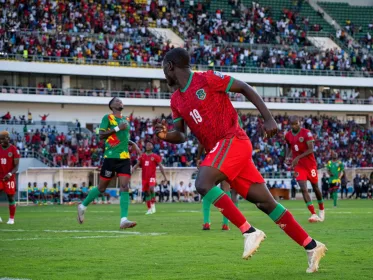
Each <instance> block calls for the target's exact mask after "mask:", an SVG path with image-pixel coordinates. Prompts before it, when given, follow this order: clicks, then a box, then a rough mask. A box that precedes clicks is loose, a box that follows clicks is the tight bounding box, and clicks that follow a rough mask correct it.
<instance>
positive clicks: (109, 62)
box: [0, 52, 373, 78]
mask: <svg viewBox="0 0 373 280" xmlns="http://www.w3.org/2000/svg"><path fill="white" fill-rule="evenodd" d="M0 60H16V61H26V62H44V63H68V64H78V65H92V66H95V65H98V66H113V67H139V68H157V69H160V68H162V64H161V63H159V62H155V61H150V62H137V61H125V60H114V59H93V58H87V57H82V58H78V57H57V56H37V55H27V57H24V56H23V55H22V54H8V53H4V52H0ZM192 68H193V70H195V71H207V70H214V71H220V72H228V73H229V72H231V73H247V74H266V75H293V76H294V75H296V76H331V77H355V78H356V77H360V78H372V77H373V71H370V72H369V71H358V70H351V71H338V70H301V69H292V68H259V67H242V66H237V65H232V66H209V65H192Z"/></svg>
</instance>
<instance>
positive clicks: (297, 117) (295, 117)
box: [289, 115, 300, 123]
mask: <svg viewBox="0 0 373 280" xmlns="http://www.w3.org/2000/svg"><path fill="white" fill-rule="evenodd" d="M289 121H290V123H292V122H299V121H300V117H299V116H296V115H294V116H291V117H290V118H289Z"/></svg>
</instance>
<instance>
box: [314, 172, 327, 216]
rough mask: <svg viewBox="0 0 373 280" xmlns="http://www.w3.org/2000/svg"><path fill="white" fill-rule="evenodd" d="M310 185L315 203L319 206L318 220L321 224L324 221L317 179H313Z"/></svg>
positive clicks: (321, 198) (322, 201) (322, 203)
mask: <svg viewBox="0 0 373 280" xmlns="http://www.w3.org/2000/svg"><path fill="white" fill-rule="evenodd" d="M311 185H312V189H313V191H314V192H315V195H316V198H317V203H318V204H319V218H320V222H323V221H324V220H325V209H324V200H323V197H322V193H321V191H320V188H319V184H318V179H317V178H316V179H314V180H313V181H312V182H311Z"/></svg>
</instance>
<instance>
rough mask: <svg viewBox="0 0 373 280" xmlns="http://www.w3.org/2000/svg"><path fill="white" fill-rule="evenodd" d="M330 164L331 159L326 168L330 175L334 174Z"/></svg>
mask: <svg viewBox="0 0 373 280" xmlns="http://www.w3.org/2000/svg"><path fill="white" fill-rule="evenodd" d="M330 166H331V163H330V161H329V162H328V164H327V165H326V170H327V172H328V174H329V176H333V173H332V171H331V169H330Z"/></svg>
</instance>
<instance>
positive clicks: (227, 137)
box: [155, 48, 326, 273]
mask: <svg viewBox="0 0 373 280" xmlns="http://www.w3.org/2000/svg"><path fill="white" fill-rule="evenodd" d="M163 71H164V74H165V76H166V80H167V83H168V85H169V86H170V87H171V88H172V87H175V88H177V90H176V91H175V92H174V93H173V95H172V97H171V109H172V114H173V119H174V129H173V130H170V131H168V128H167V124H166V121H165V120H162V122H161V123H158V124H157V125H156V131H155V132H156V135H157V136H158V137H159V138H160V139H162V140H164V141H167V142H170V143H174V144H180V143H183V142H185V141H186V138H187V137H186V136H187V130H186V128H187V126H189V128H190V130H191V132H192V133H193V134H194V135H195V136H196V137H197V139H198V140H199V142H200V143H201V144H202V145H203V146H204V147H205V149H206V152H207V156H206V158H205V159H204V161H203V162H202V164H201V166H200V168H199V170H198V175H197V179H196V183H195V186H196V190H197V191H198V192H199V193H200V194H201V195H203V199H206V200H208V201H210V203H212V204H214V206H215V207H217V208H219V210H220V211H221V213H222V214H223V215H224V216H226V217H227V218H228V219H229V220H230V221H231V223H232V224H234V225H235V226H236V227H237V228H239V229H240V231H241V232H242V234H243V236H244V252H243V256H242V257H243V258H244V259H248V258H249V257H251V256H252V255H253V254H254V253H255V252H256V251H257V249H258V247H259V246H260V243H261V242H262V241H263V240H264V238H265V237H266V236H265V234H264V232H263V231H261V230H259V229H256V228H254V227H253V226H252V225H250V224H249V223H248V222H247V220H246V218H245V217H244V216H243V214H242V213H241V212H240V211H239V210H238V208H237V207H236V206H235V205H234V203H233V202H232V200H231V199H230V198H229V197H228V195H226V194H225V193H224V192H223V191H222V190H221V189H220V188H219V187H217V186H216V185H217V184H218V183H220V182H222V181H227V182H228V183H229V184H230V186H231V188H232V189H235V190H236V191H237V192H238V193H239V194H240V195H241V196H242V197H244V198H245V199H247V200H248V201H250V202H252V203H255V204H256V206H257V207H258V208H259V209H260V210H262V211H263V212H264V213H266V214H268V215H269V217H270V218H271V219H272V220H273V221H275V222H276V223H277V224H278V225H279V226H280V228H281V229H283V230H284V232H285V233H286V234H287V235H288V236H290V237H291V238H292V239H293V240H294V241H296V242H297V243H298V244H299V245H301V246H303V247H304V248H305V249H306V252H307V257H308V268H307V272H308V273H313V272H315V271H317V270H318V266H319V261H320V259H321V258H322V257H323V256H324V254H325V252H326V247H325V245H324V244H322V243H320V242H317V241H315V240H314V239H312V238H311V237H310V236H309V235H308V233H307V232H306V231H305V230H304V229H303V228H302V227H301V226H300V225H299V224H298V222H297V221H296V220H295V219H294V217H293V215H292V214H291V213H290V212H289V211H288V210H286V209H285V208H284V207H283V206H282V205H281V204H279V203H277V202H276V200H275V199H274V198H273V197H272V195H271V194H270V192H269V191H268V189H267V187H266V185H265V182H264V179H263V177H262V176H261V175H260V173H259V171H258V170H257V169H256V167H255V165H254V163H253V161H252V145H251V142H250V139H249V138H248V136H247V135H246V133H245V131H244V130H243V129H242V128H241V127H240V126H239V124H238V116H237V112H236V111H235V109H234V108H233V106H232V103H231V102H230V100H229V96H228V94H227V93H228V92H237V93H242V94H243V95H244V96H245V97H246V98H247V99H248V100H249V101H251V102H252V103H253V104H254V105H255V107H256V108H257V109H258V110H259V112H260V113H261V115H262V116H263V118H264V123H263V128H264V130H265V133H266V136H267V137H272V136H273V135H275V134H276V133H277V124H276V122H275V120H274V119H273V117H272V114H271V113H270V112H269V110H268V108H267V106H266V105H265V103H264V102H263V100H262V99H261V97H260V96H259V95H258V93H257V92H256V91H255V90H254V89H253V88H252V87H250V86H249V85H247V84H246V83H244V82H241V81H238V80H235V79H233V78H232V77H229V76H227V75H224V74H222V73H219V72H214V71H207V72H195V73H193V72H192V71H191V69H190V56H189V54H188V52H187V51H186V50H185V49H182V48H174V49H172V50H170V51H169V52H168V53H167V54H166V55H165V57H164V60H163Z"/></svg>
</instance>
